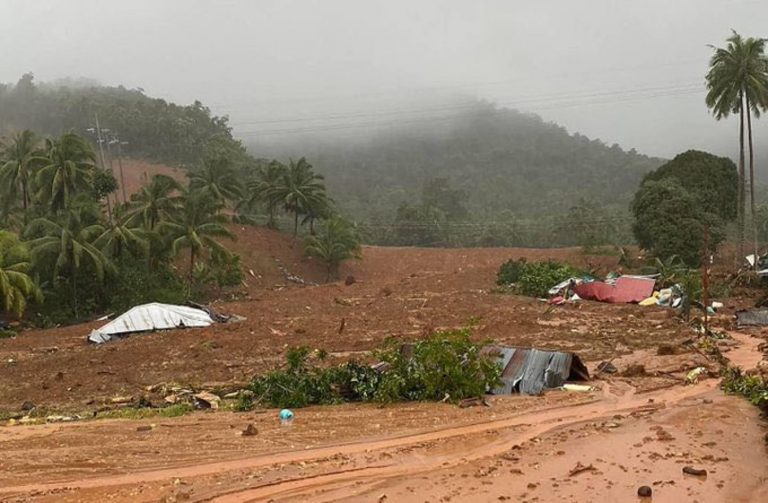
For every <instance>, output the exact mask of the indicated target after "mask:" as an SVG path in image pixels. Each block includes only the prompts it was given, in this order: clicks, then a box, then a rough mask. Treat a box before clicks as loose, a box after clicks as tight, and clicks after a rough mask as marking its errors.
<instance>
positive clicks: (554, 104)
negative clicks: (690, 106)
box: [235, 88, 704, 137]
mask: <svg viewBox="0 0 768 503" xmlns="http://www.w3.org/2000/svg"><path fill="white" fill-rule="evenodd" d="M703 92H704V89H701V88H695V89H694V88H681V89H678V90H670V91H667V92H658V93H653V94H644V95H626V96H615V97H611V99H607V100H606V99H592V100H589V101H571V102H560V101H558V100H552V101H551V102H550V103H542V105H543V106H542V107H538V110H549V109H554V108H558V109H562V108H570V107H574V106H585V105H602V104H608V103H625V102H630V101H639V100H644V99H653V98H661V97H671V96H683V95H693V94H701V93H703ZM522 104H525V103H522V102H502V103H499V105H504V106H505V107H515V106H520V105H522ZM459 116H460V114H448V115H443V116H432V117H419V118H413V119H408V120H390V121H385V122H382V121H380V120H369V121H358V122H349V123H339V124H331V125H326V126H307V127H302V128H279V129H264V130H255V131H235V134H236V136H246V137H247V136H260V135H261V136H270V135H284V134H300V133H313V132H322V131H335V130H342V129H355V128H361V127H386V126H395V125H401V124H414V123H423V122H443V121H448V120H451V119H455V118H457V117H459Z"/></svg>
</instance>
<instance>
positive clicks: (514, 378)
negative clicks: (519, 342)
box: [483, 346, 589, 395]
mask: <svg viewBox="0 0 768 503" xmlns="http://www.w3.org/2000/svg"><path fill="white" fill-rule="evenodd" d="M483 351H484V352H486V353H491V354H496V355H498V357H499V359H500V360H501V361H500V363H501V366H502V373H501V380H502V383H503V384H502V385H501V386H499V387H498V388H496V389H494V390H493V391H492V393H494V394H497V395H500V394H511V393H523V394H526V395H538V394H541V392H542V391H544V389H545V388H558V387H560V386H562V385H563V383H565V381H585V380H588V379H589V371H588V370H587V368H586V366H585V365H584V363H582V361H581V359H579V357H578V356H577V355H575V354H574V353H566V352H561V351H546V350H540V349H534V348H515V347H505V346H488V347H486V348H484V350H483Z"/></svg>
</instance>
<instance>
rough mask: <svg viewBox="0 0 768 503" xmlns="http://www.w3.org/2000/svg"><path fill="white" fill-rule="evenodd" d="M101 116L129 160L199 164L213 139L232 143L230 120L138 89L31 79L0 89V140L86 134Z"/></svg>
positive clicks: (5, 85)
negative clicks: (25, 134) (26, 134)
mask: <svg viewBox="0 0 768 503" xmlns="http://www.w3.org/2000/svg"><path fill="white" fill-rule="evenodd" d="M97 116H98V118H99V121H100V124H101V126H102V127H103V128H107V129H108V130H109V134H107V136H108V139H110V140H114V139H115V138H119V140H120V141H121V142H123V143H122V145H121V146H122V150H123V152H124V153H125V154H127V155H130V156H134V157H146V158H149V159H153V160H157V161H164V162H169V163H174V164H183V163H191V162H193V161H195V160H197V159H199V158H200V157H201V156H202V154H203V150H204V148H205V144H206V143H207V142H208V141H209V140H210V139H211V138H213V137H214V136H222V137H224V138H231V135H230V129H229V127H228V126H227V119H226V117H215V116H212V115H211V112H210V110H209V109H208V108H207V107H205V106H203V105H202V104H201V103H200V102H195V103H193V104H192V105H187V106H180V105H176V104H174V103H169V102H167V101H165V100H162V99H157V98H151V97H149V96H147V95H145V94H144V93H143V92H142V91H141V90H138V89H126V88H124V87H104V86H99V85H97V84H95V83H92V82H88V81H68V82H63V83H59V84H45V83H43V84H39V85H38V84H36V83H35V82H34V78H33V76H32V74H25V75H23V76H22V77H21V78H20V79H19V81H18V82H17V83H16V84H1V83H0V136H2V135H3V134H5V133H9V132H11V131H18V130H23V129H31V130H34V131H38V132H39V133H41V134H45V135H54V136H56V135H60V134H62V133H64V132H68V131H74V132H77V133H80V134H86V133H87V132H88V130H89V129H91V128H94V127H95V125H96V117H97ZM90 136H91V138H92V139H94V138H95V137H94V135H93V134H91V135H90Z"/></svg>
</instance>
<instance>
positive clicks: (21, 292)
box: [0, 231, 42, 318]
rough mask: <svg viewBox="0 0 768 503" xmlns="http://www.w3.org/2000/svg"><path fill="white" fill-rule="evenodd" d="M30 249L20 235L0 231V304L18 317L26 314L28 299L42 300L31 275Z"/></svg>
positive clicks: (7, 311)
mask: <svg viewBox="0 0 768 503" xmlns="http://www.w3.org/2000/svg"><path fill="white" fill-rule="evenodd" d="M31 268H32V263H31V262H30V259H29V251H28V250H27V248H26V246H24V245H23V244H22V243H21V241H20V240H19V237H18V236H17V235H16V234H13V233H11V232H8V231H0V306H1V307H2V310H3V311H4V312H6V313H13V314H15V315H16V316H17V317H19V318H20V317H21V315H22V314H24V310H25V309H26V307H27V300H28V299H34V300H42V295H41V293H40V289H39V288H38V287H37V285H36V284H35V282H34V281H33V280H32V278H31V277H30V276H29V271H30V269H31Z"/></svg>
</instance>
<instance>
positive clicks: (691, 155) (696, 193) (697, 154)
mask: <svg viewBox="0 0 768 503" xmlns="http://www.w3.org/2000/svg"><path fill="white" fill-rule="evenodd" d="M664 179H674V180H676V181H677V182H678V183H679V184H680V185H681V186H682V187H683V188H684V189H685V190H686V191H687V192H689V193H690V194H691V195H693V197H694V198H696V200H697V202H698V205H699V206H700V207H701V208H704V209H706V211H707V212H709V213H714V214H715V215H717V216H719V217H720V218H721V219H722V220H724V221H732V220H734V219H735V218H736V213H737V208H736V198H737V193H738V188H739V174H738V172H737V170H736V165H735V164H734V163H733V161H731V160H730V159H728V158H727V157H718V156H715V155H712V154H708V153H706V152H701V151H698V150H689V151H687V152H683V153H682V154H678V155H677V156H675V158H674V159H672V160H671V161H669V162H667V163H665V164H664V165H662V166H660V167H659V168H658V169H656V170H654V171H651V172H650V173H648V174H647V175H645V177H644V178H643V181H642V183H645V182H648V181H659V180H664ZM642 183H641V185H642Z"/></svg>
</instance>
